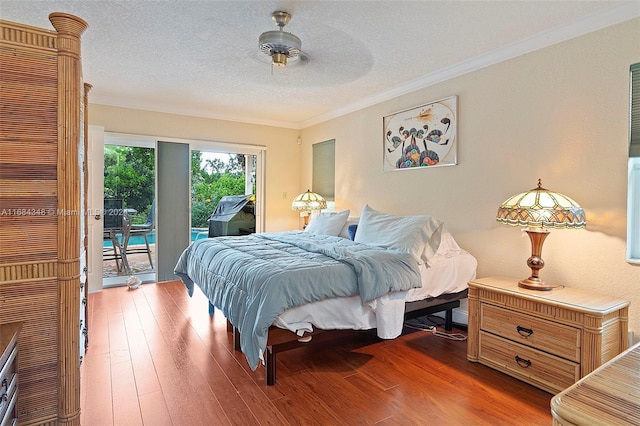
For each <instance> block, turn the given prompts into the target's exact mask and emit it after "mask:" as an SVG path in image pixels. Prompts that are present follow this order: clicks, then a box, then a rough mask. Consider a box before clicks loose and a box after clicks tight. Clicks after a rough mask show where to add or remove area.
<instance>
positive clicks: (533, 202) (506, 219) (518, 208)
mask: <svg viewBox="0 0 640 426" xmlns="http://www.w3.org/2000/svg"><path fill="white" fill-rule="evenodd" d="M496 220H497V221H498V222H500V223H504V224H507V225H514V226H516V225H520V226H528V227H532V228H584V227H585V226H586V225H587V221H586V218H585V214H584V210H583V209H582V207H580V206H579V205H578V203H576V202H575V201H574V200H572V199H571V198H569V197H567V196H566V195H562V194H559V193H557V192H552V191H549V190H548V189H545V188H543V187H542V182H541V181H540V179H538V186H537V187H536V188H533V189H532V190H530V191H527V192H523V193H521V194H518V195H514V196H513V197H510V198H509V199H507V200H506V201H505V202H504V203H502V205H501V206H500V208H499V209H498V214H497V216H496Z"/></svg>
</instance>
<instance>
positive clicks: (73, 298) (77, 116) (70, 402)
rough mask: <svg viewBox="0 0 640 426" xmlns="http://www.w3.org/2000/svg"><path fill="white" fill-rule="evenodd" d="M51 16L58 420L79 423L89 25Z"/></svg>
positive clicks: (59, 422) (77, 20)
mask: <svg viewBox="0 0 640 426" xmlns="http://www.w3.org/2000/svg"><path fill="white" fill-rule="evenodd" d="M49 20H50V21H51V24H52V25H53V27H54V28H55V29H56V31H57V32H58V39H57V46H58V53H57V54H58V401H59V402H58V424H60V425H80V346H79V345H80V342H79V336H80V244H81V241H80V215H81V214H84V212H83V209H82V206H81V204H80V191H81V185H80V162H79V159H78V155H79V154H78V146H79V144H80V143H83V142H82V141H81V140H80V138H81V135H82V133H83V132H82V127H81V126H82V123H83V117H82V102H83V89H84V87H83V82H82V66H81V62H80V36H81V34H82V33H83V32H84V31H85V30H86V29H87V27H88V25H87V23H86V22H85V21H84V20H82V19H80V18H78V17H75V16H72V15H68V14H65V13H52V14H50V15H49Z"/></svg>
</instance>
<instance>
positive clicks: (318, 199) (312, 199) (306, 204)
mask: <svg viewBox="0 0 640 426" xmlns="http://www.w3.org/2000/svg"><path fill="white" fill-rule="evenodd" d="M291 208H292V209H293V210H306V211H311V210H322V209H326V208H327V201H326V200H325V199H324V198H322V196H321V195H319V194H316V193H315V192H311V191H310V190H308V189H307V192H303V193H302V194H300V195H298V196H297V197H296V198H294V199H293V201H292V202H291Z"/></svg>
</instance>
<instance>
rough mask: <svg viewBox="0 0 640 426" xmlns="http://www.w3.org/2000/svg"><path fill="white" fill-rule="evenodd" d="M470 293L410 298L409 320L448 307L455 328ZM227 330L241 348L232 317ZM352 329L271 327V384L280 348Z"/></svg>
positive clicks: (267, 356) (448, 317) (268, 364)
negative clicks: (456, 311)
mask: <svg viewBox="0 0 640 426" xmlns="http://www.w3.org/2000/svg"><path fill="white" fill-rule="evenodd" d="M467 293H468V290H467V289H465V290H463V291H461V292H458V293H451V294H443V295H441V296H438V297H431V298H428V299H423V300H417V301H415V302H407V303H405V314H404V317H405V320H406V319H411V318H418V317H421V316H425V315H429V314H434V313H437V312H443V311H444V312H445V324H444V328H445V330H447V331H451V329H452V328H453V309H455V308H457V307H459V306H460V300H462V299H464V298H466V297H467ZM213 309H214V308H213V305H211V303H209V314H210V315H213ZM227 331H229V332H231V333H233V348H234V349H235V350H240V333H239V332H238V329H237V328H236V327H234V326H233V325H232V324H231V323H230V322H229V321H228V320H227ZM348 333H353V330H322V329H315V330H314V331H313V332H311V333H305V335H304V338H301V337H300V336H298V335H296V334H295V333H292V332H291V331H289V330H284V329H281V328H278V327H273V326H272V327H271V328H270V329H269V337H268V339H267V348H266V351H265V353H264V361H265V367H266V370H267V371H266V382H267V385H268V386H273V385H275V384H276V356H277V354H278V353H279V352H285V351H289V350H292V349H297V348H300V347H302V346H309V345H312V344H314V345H315V344H318V343H322V342H326V341H329V340H333V339H336V338H338V337H340V336H344V335H346V334H348ZM309 337H311V339H310V340H309V339H308V338H309Z"/></svg>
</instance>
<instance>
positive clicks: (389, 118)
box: [382, 95, 458, 172]
mask: <svg viewBox="0 0 640 426" xmlns="http://www.w3.org/2000/svg"><path fill="white" fill-rule="evenodd" d="M457 104H458V97H457V96H455V95H454V96H450V97H448V98H444V99H440V100H437V101H433V102H429V103H426V104H423V105H420V106H417V107H413V108H409V109H406V110H403V111H399V112H395V113H393V114H390V115H386V116H384V117H383V119H382V128H383V142H382V144H383V154H382V157H383V169H384V171H385V172H389V171H398V170H416V169H425V168H427V169H428V168H433V167H442V166H453V165H455V164H457V150H458V147H457V145H458V140H457V122H458V113H457Z"/></svg>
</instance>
